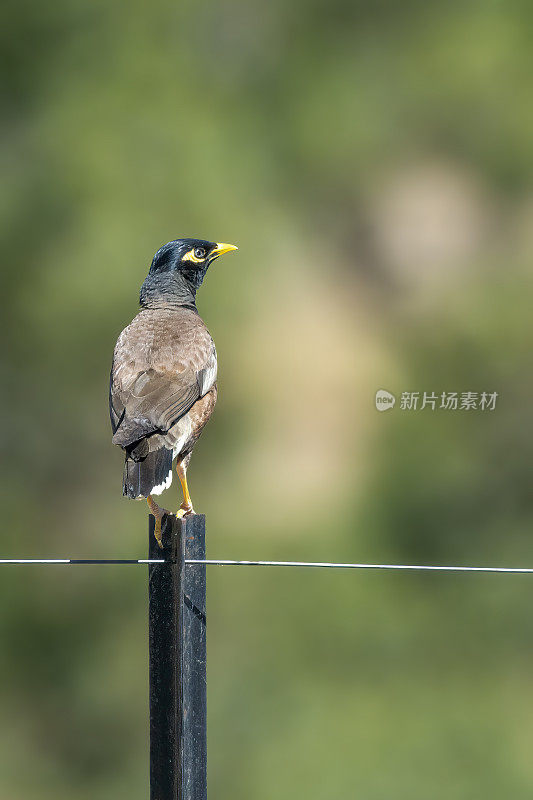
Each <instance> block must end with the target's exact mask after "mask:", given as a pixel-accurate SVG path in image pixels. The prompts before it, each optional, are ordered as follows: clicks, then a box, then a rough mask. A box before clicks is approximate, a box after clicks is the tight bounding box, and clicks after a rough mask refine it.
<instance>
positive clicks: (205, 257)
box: [140, 239, 237, 306]
mask: <svg viewBox="0 0 533 800" xmlns="http://www.w3.org/2000/svg"><path fill="white" fill-rule="evenodd" d="M231 250H237V248H236V247H235V245H234V244H226V243H225V242H208V241H207V240H206V239H175V240H174V241H172V242H168V244H165V245H163V247H160V248H159V250H158V251H157V253H156V254H155V256H154V257H153V259H152V264H151V267H150V272H149V273H148V276H147V278H146V280H145V282H144V284H143V286H142V288H141V298H140V299H141V305H143V306H149V305H152V306H153V305H156V304H157V305H163V304H173V305H176V304H177V305H191V304H192V305H194V298H195V296H196V290H197V289H198V288H199V286H200V285H201V283H202V281H203V279H204V278H205V274H206V272H207V270H208V268H209V265H210V264H211V263H212V262H213V261H214V260H215V259H216V258H218V257H219V256H221V255H224V253H229V252H230V251H231Z"/></svg>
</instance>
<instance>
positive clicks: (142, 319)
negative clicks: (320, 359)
mask: <svg viewBox="0 0 533 800" xmlns="http://www.w3.org/2000/svg"><path fill="white" fill-rule="evenodd" d="M236 249H237V248H236V247H235V245H233V244H224V243H221V242H207V241H204V240H203V239H176V240H175V241H173V242H169V243H168V244H165V245H164V246H163V247H161V248H160V249H159V250H158V251H157V253H156V254H155V256H154V258H153V260H152V265H151V267H150V271H149V273H148V275H147V277H146V280H145V281H144V283H143V285H142V287H141V293H140V298H139V300H140V304H141V310H140V312H139V313H138V314H137V316H136V317H135V319H134V320H133V321H132V322H131V323H130V324H129V325H128V327H127V328H125V329H124V330H123V331H122V333H121V334H120V336H119V337H118V341H117V343H116V346H115V351H114V354H113V365H112V367H111V380H110V386H109V412H110V415H111V427H112V428H113V443H114V444H116V445H119V447H121V448H122V449H123V450H124V452H125V454H126V461H125V464H124V481H123V494H124V495H126V497H131V498H132V499H134V500H135V499H139V498H143V497H144V498H146V500H147V501H148V506H149V508H150V511H151V512H152V514H153V515H154V516H155V519H156V525H155V536H156V538H157V540H158V542H159V544H161V520H162V518H163V516H164V514H165V513H167V512H166V511H165V510H164V509H162V508H160V507H159V506H158V505H157V503H156V502H155V501H154V500H153V496H154V495H159V494H161V492H163V491H164V490H165V489H167V488H168V487H169V486H170V484H171V483H172V461H173V459H174V458H177V461H176V471H177V473H178V477H179V479H180V482H181V487H182V489H183V502H182V504H181V506H180V508H179V510H178V512H177V516H178V517H182V516H184V515H185V514H192V513H194V512H193V506H192V502H191V497H190V495H189V490H188V487H187V466H188V464H189V460H190V457H191V452H192V449H193V447H194V445H195V443H196V441H197V439H198V437H199V436H200V433H201V432H202V429H203V428H204V426H205V424H206V423H207V421H208V419H209V417H210V416H211V414H212V413H213V409H214V407H215V403H216V397H217V384H216V380H217V353H216V350H215V344H214V342H213V340H212V338H211V336H210V334H209V331H208V330H207V328H206V326H205V324H204V322H203V320H202V318H201V317H200V315H199V314H198V310H197V308H196V292H197V290H198V288H199V287H200V285H201V283H202V281H203V279H204V278H205V275H206V272H207V270H208V268H209V266H210V264H211V263H212V262H213V261H214V260H215V259H216V258H218V257H219V256H221V255H223V254H224V253H229V251H230V250H236Z"/></svg>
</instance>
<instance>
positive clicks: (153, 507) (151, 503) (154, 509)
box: [146, 494, 170, 548]
mask: <svg viewBox="0 0 533 800" xmlns="http://www.w3.org/2000/svg"><path fill="white" fill-rule="evenodd" d="M146 502H147V503H148V508H149V509H150V513H151V514H153V515H154V517H155V527H154V536H155V538H156V539H157V544H158V545H159V547H161V548H162V547H163V541H162V539H161V521H162V519H163V517H164V516H165V514H169V513H170V512H169V511H167V510H166V508H161V507H160V506H158V505H157V503H156V502H155V500H154V498H153V497H152V495H150V494H149V495H148V497H147V498H146Z"/></svg>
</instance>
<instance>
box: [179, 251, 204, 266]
mask: <svg viewBox="0 0 533 800" xmlns="http://www.w3.org/2000/svg"><path fill="white" fill-rule="evenodd" d="M194 249H195V248H194V247H193V249H192V250H189V252H188V253H185V255H184V256H183V258H182V259H181V260H182V261H192V262H193V264H201V263H202V262H203V261H205V256H204V258H198V257H197V256H195V255H194Z"/></svg>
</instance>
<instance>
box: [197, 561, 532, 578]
mask: <svg viewBox="0 0 533 800" xmlns="http://www.w3.org/2000/svg"><path fill="white" fill-rule="evenodd" d="M185 563H186V564H206V565H210V564H214V565H218V566H221V567H225V566H229V567H321V568H323V569H399V570H418V571H424V570H426V571H433V572H506V573H515V574H516V573H521V574H531V573H533V567H460V566H448V565H445V566H429V565H425V564H342V563H334V562H330V561H231V560H229V559H211V558H205V559H197V560H193V559H185Z"/></svg>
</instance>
